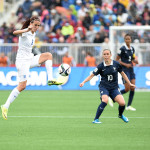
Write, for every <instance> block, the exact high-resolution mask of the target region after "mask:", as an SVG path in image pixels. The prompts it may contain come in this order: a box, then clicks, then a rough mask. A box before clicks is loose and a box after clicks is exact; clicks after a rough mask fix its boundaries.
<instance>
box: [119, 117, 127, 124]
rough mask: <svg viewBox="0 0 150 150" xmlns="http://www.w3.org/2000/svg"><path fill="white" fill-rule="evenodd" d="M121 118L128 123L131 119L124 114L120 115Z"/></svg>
mask: <svg viewBox="0 0 150 150" xmlns="http://www.w3.org/2000/svg"><path fill="white" fill-rule="evenodd" d="M118 117H119V118H121V119H122V120H123V121H124V122H126V123H128V122H129V119H128V118H127V117H125V116H124V115H122V116H118Z"/></svg>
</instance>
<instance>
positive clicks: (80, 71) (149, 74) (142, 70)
mask: <svg viewBox="0 0 150 150" xmlns="http://www.w3.org/2000/svg"><path fill="white" fill-rule="evenodd" d="M134 69H135V73H136V87H137V89H150V67H135V68H134ZM93 70H94V68H93V67H72V68H71V74H70V75H69V77H62V76H60V75H59V74H58V67H54V68H53V74H54V78H57V79H59V80H63V81H64V85H61V86H48V85H47V74H46V69H45V67H37V68H33V69H31V70H30V75H29V79H28V82H27V85H28V86H27V88H26V90H98V84H99V81H100V76H95V77H94V78H93V79H92V80H91V81H89V82H87V83H85V85H84V87H82V88H81V87H79V84H80V83H81V82H82V81H83V80H84V79H85V78H86V77H87V76H88V75H89V74H90V73H91V72H92V71H93ZM17 85H18V77H17V70H16V68H15V67H6V68H5V67H0V90H12V89H13V88H14V87H16V86H17ZM119 85H120V88H121V89H122V88H123V84H122V80H121V75H119Z"/></svg>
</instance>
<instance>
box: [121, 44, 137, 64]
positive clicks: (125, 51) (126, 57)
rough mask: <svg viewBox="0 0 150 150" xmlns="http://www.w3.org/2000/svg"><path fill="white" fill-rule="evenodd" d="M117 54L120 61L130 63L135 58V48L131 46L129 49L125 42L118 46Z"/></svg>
mask: <svg viewBox="0 0 150 150" xmlns="http://www.w3.org/2000/svg"><path fill="white" fill-rule="evenodd" d="M118 56H120V58H121V61H122V62H124V63H127V64H132V60H133V59H135V58H134V57H135V50H134V48H133V47H132V46H131V49H129V48H128V47H127V45H126V44H125V45H124V46H122V47H121V48H120V50H119V52H118Z"/></svg>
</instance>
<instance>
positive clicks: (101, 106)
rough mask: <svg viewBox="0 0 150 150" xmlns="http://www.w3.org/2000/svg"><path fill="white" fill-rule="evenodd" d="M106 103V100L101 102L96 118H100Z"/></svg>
mask: <svg viewBox="0 0 150 150" xmlns="http://www.w3.org/2000/svg"><path fill="white" fill-rule="evenodd" d="M106 105H107V104H106V103H105V102H101V104H100V105H99V106H98V108H97V112H96V116H95V119H98V118H99V117H100V115H101V114H102V112H103V110H104V108H105V107H106ZM95 119H94V120H95Z"/></svg>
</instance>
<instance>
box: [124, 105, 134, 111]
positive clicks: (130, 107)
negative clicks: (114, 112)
mask: <svg viewBox="0 0 150 150" xmlns="http://www.w3.org/2000/svg"><path fill="white" fill-rule="evenodd" d="M126 110H131V111H136V109H135V108H134V107H132V106H128V107H126Z"/></svg>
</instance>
